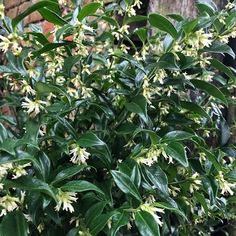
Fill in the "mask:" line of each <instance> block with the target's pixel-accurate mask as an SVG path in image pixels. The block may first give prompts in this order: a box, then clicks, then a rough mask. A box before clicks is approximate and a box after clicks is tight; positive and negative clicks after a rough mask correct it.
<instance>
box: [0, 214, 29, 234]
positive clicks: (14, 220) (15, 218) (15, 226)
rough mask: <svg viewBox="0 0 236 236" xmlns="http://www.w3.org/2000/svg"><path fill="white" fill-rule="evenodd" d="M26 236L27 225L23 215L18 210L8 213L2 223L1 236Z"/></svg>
mask: <svg viewBox="0 0 236 236" xmlns="http://www.w3.org/2000/svg"><path fill="white" fill-rule="evenodd" d="M13 235H14V236H27V235H28V225H27V222H26V219H25V216H24V215H23V213H22V212H21V211H20V210H18V211H14V212H10V213H8V214H7V215H6V216H4V218H3V221H2V232H1V236H13Z"/></svg>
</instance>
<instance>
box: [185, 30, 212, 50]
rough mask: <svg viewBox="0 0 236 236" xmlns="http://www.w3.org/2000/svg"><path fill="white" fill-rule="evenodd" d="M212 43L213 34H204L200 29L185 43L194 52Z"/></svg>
mask: <svg viewBox="0 0 236 236" xmlns="http://www.w3.org/2000/svg"><path fill="white" fill-rule="evenodd" d="M212 42H213V34H212V33H205V32H204V30H203V29H200V30H198V31H196V32H194V33H192V34H190V35H189V37H188V38H187V40H186V43H187V44H188V45H190V46H191V48H192V49H194V50H199V49H202V48H204V47H209V46H210V45H211V44H212Z"/></svg>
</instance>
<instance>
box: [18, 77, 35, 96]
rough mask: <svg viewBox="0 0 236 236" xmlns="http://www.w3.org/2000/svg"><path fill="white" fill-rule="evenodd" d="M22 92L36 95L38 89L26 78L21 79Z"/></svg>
mask: <svg viewBox="0 0 236 236" xmlns="http://www.w3.org/2000/svg"><path fill="white" fill-rule="evenodd" d="M21 93H22V94H26V95H35V94H36V91H35V90H34V89H33V88H32V87H31V86H30V85H29V84H28V83H27V81H25V80H21Z"/></svg>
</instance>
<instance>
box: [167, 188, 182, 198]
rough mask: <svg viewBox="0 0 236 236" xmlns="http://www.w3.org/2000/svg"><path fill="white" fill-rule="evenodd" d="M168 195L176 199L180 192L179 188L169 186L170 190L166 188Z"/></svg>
mask: <svg viewBox="0 0 236 236" xmlns="http://www.w3.org/2000/svg"><path fill="white" fill-rule="evenodd" d="M168 190H169V192H170V194H171V195H172V196H173V197H177V196H178V193H179V192H180V188H178V187H175V186H170V188H168Z"/></svg>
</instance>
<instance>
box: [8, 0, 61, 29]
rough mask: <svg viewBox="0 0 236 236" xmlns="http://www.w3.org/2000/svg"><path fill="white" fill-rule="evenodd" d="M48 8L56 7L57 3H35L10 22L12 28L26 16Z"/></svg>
mask: <svg viewBox="0 0 236 236" xmlns="http://www.w3.org/2000/svg"><path fill="white" fill-rule="evenodd" d="M49 6H58V3H56V2H53V1H40V2H38V3H35V4H34V5H32V6H31V7H29V8H28V9H26V10H25V11H24V12H23V13H21V14H20V15H18V16H17V17H15V18H14V19H13V20H12V27H13V28H15V27H16V25H17V24H18V23H19V22H20V21H21V20H23V19H24V18H25V17H26V16H28V15H30V14H31V13H32V12H34V11H37V10H39V9H41V8H44V7H49Z"/></svg>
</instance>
